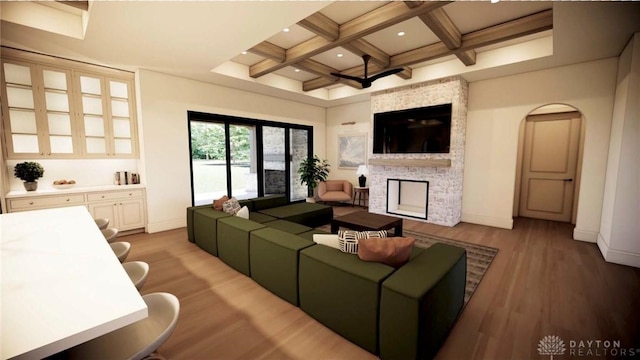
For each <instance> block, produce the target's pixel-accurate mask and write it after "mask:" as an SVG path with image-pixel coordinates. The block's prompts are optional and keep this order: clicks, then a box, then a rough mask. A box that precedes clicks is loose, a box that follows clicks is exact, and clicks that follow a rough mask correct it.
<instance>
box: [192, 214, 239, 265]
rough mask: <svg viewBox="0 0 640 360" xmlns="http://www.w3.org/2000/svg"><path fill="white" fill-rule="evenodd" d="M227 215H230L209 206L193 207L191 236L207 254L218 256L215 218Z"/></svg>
mask: <svg viewBox="0 0 640 360" xmlns="http://www.w3.org/2000/svg"><path fill="white" fill-rule="evenodd" d="M227 217H231V215H229V214H227V213H225V212H223V211H220V210H215V209H214V208H212V207H211V206H205V207H200V208H197V209H195V210H194V211H193V237H194V241H195V243H196V245H198V246H199V247H200V248H202V249H203V250H205V251H206V252H208V253H209V254H211V255H214V256H218V241H217V239H218V236H217V234H218V230H217V224H218V221H217V220H219V219H224V218H227Z"/></svg>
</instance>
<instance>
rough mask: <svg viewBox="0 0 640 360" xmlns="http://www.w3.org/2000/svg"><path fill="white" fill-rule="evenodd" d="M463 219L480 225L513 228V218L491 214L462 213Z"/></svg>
mask: <svg viewBox="0 0 640 360" xmlns="http://www.w3.org/2000/svg"><path fill="white" fill-rule="evenodd" d="M462 221H463V222H467V223H472V224H478V225H486V226H492V227H497V228H502V229H509V230H511V229H513V218H504V219H503V218H494V217H490V216H483V215H474V214H469V213H464V212H463V213H462Z"/></svg>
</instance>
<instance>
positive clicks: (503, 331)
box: [120, 206, 640, 360]
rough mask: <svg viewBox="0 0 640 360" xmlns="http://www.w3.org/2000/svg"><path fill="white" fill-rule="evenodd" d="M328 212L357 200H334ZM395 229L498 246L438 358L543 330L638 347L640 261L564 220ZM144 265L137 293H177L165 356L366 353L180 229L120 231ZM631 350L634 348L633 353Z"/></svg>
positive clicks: (500, 345)
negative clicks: (614, 257) (577, 235)
mask: <svg viewBox="0 0 640 360" xmlns="http://www.w3.org/2000/svg"><path fill="white" fill-rule="evenodd" d="M334 209H335V214H336V215H341V214H346V213H348V212H350V211H354V210H362V208H357V207H356V208H353V207H348V206H345V207H335V208H334ZM404 228H405V229H409V230H415V231H419V232H424V233H429V234H434V235H438V236H443V237H448V238H453V239H458V240H462V241H467V242H472V243H477V244H482V245H487V246H492V247H496V248H498V249H500V251H499V253H498V255H497V256H496V258H495V260H494V261H493V263H492V265H491V267H490V268H489V270H488V271H487V273H486V275H485V277H484V278H483V280H482V281H481V282H480V285H479V286H478V289H477V290H476V292H475V293H474V295H473V297H472V298H471V300H470V301H469V303H468V305H467V306H466V308H465V309H464V310H463V312H462V314H461V316H460V317H459V319H458V321H457V323H456V324H455V327H454V328H453V330H452V331H451V333H450V335H449V337H448V339H447V341H446V343H445V344H444V346H443V347H442V348H441V350H440V352H439V353H438V355H437V359H456V360H457V359H540V355H539V354H538V353H537V346H538V343H539V341H540V340H541V339H542V337H544V336H546V335H558V336H560V337H561V338H562V339H563V340H564V342H565V345H566V347H567V354H568V351H569V340H619V341H620V342H621V345H622V347H623V348H632V347H633V348H636V349H638V348H640V269H636V268H631V267H626V266H621V265H615V264H609V263H606V262H605V261H604V260H603V258H602V256H601V254H600V252H599V251H598V248H597V246H596V245H595V244H591V243H584V242H580V241H574V240H572V239H571V233H572V226H571V225H569V224H563V223H556V222H551V221H543V220H532V219H524V218H519V219H516V220H515V227H514V229H513V230H504V229H497V228H491V227H486V226H480V225H473V224H466V223H461V224H458V225H457V226H455V227H453V228H448V227H442V226H437V225H431V224H426V223H422V222H417V221H412V220H405V221H404ZM120 240H126V241H129V242H131V243H132V245H133V248H132V250H131V253H130V255H129V257H128V259H127V261H132V260H143V261H146V262H148V263H149V265H150V267H151V270H150V275H149V278H148V281H147V283H146V285H145V286H144V288H143V291H142V292H143V293H151V292H156V291H166V292H170V293H173V294H175V295H176V296H177V297H178V298H179V299H180V304H181V312H180V319H179V321H178V325H177V327H176V330H175V332H174V333H173V335H172V336H171V337H170V338H169V340H168V341H167V342H166V343H165V344H164V345H163V346H162V347H161V348H160V353H161V354H163V355H165V356H166V357H167V358H169V359H305V360H307V359H375V358H376V357H375V356H374V355H372V354H370V353H368V352H366V351H365V350H363V349H361V348H359V347H358V346H356V345H353V344H351V343H350V342H349V341H347V340H345V339H343V338H342V337H340V336H339V335H337V334H335V333H333V332H332V331H331V330H329V329H327V328H326V327H324V326H323V325H321V324H320V323H318V322H317V321H315V320H314V319H312V318H311V317H309V316H307V315H306V314H305V313H304V312H302V311H301V310H300V309H299V308H297V307H294V306H292V305H290V304H289V303H287V302H285V301H283V300H281V299H280V298H278V297H277V296H275V295H273V294H271V293H270V292H269V291H267V290H265V289H263V288H262V287H260V286H259V285H257V284H256V283H255V282H253V281H252V280H251V279H250V278H248V277H246V276H244V275H241V274H240V273H238V272H236V271H235V270H233V269H231V268H230V267H228V266H227V265H226V264H224V263H223V262H222V261H220V260H219V259H218V258H216V257H214V256H211V255H209V254H208V253H206V252H204V251H203V250H201V249H200V248H198V247H197V246H196V245H195V244H192V243H190V242H188V241H187V231H186V229H185V228H182V229H176V230H171V231H166V232H161V233H156V234H136V235H129V236H124V237H121V238H120ZM638 352H640V350H639V351H638Z"/></svg>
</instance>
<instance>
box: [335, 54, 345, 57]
mask: <svg viewBox="0 0 640 360" xmlns="http://www.w3.org/2000/svg"><path fill="white" fill-rule="evenodd" d="M336 56H337V57H343V56H344V54H338V55H336Z"/></svg>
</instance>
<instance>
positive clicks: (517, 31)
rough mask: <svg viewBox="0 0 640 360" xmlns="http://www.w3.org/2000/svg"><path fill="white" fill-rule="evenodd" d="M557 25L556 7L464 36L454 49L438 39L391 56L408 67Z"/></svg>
mask: <svg viewBox="0 0 640 360" xmlns="http://www.w3.org/2000/svg"><path fill="white" fill-rule="evenodd" d="M552 28H553V10H545V11H542V12H539V13H535V14H532V15H529V16H525V17H522V18H519V19H516V20H511V21H507V22H505V23H502V24H498V25H495V26H491V27H488V28H485V29H482V30H478V31H474V32H471V33H468V34H464V35H462V44H461V45H460V47H459V48H458V49H456V50H451V49H449V48H447V46H446V45H445V44H444V43H443V42H438V43H434V44H430V45H427V46H423V47H421V48H417V49H414V50H410V51H407V52H404V53H401V54H398V55H394V56H392V57H391V64H390V66H391V67H405V66H411V65H414V64H417V63H421V62H425V61H429V60H433V59H436V58H439V57H444V56H448V55H452V54H456V53H460V52H465V51H469V50H474V49H476V48H479V47H483V46H488V45H492V44H496V43H499V42H503V41H507V40H511V39H514V38H517V37H521V36H525V35H530V34H534V33H537V32H541V31H545V30H549V29H552Z"/></svg>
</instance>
